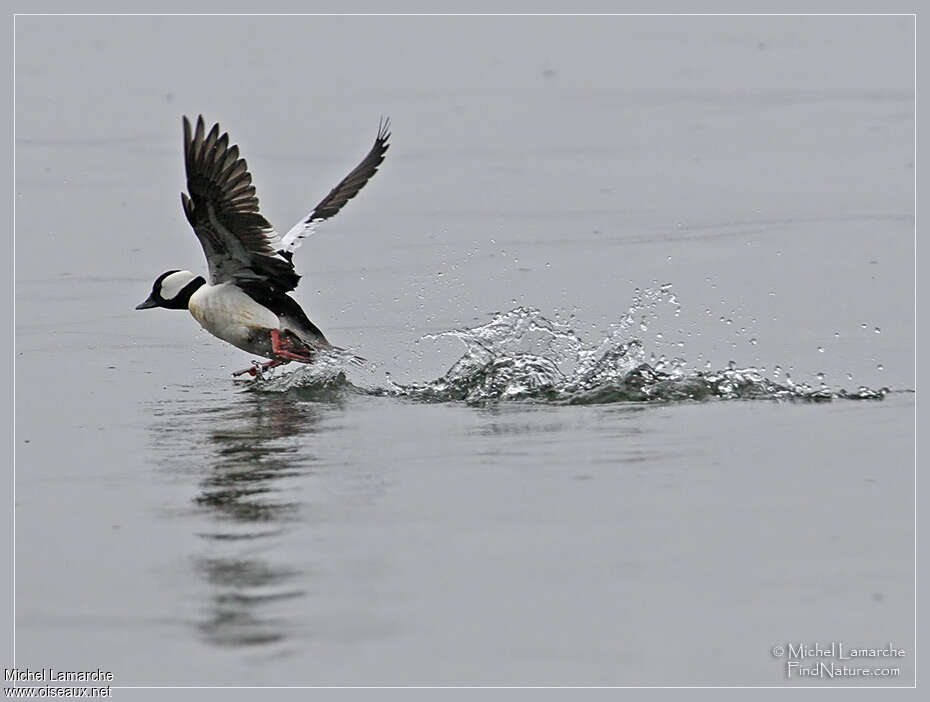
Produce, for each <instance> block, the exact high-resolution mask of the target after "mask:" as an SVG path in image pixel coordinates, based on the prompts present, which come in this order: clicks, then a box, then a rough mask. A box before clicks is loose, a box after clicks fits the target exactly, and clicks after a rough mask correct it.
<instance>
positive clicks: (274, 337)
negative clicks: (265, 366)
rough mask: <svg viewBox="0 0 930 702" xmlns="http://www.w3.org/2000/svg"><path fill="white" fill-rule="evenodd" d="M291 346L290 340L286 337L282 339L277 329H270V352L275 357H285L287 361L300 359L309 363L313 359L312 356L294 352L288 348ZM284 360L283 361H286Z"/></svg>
mask: <svg viewBox="0 0 930 702" xmlns="http://www.w3.org/2000/svg"><path fill="white" fill-rule="evenodd" d="M290 348H293V347H292V346H291V342H290V341H289V340H288V339H282V338H281V334H280V333H279V332H278V330H277V329H272V330H271V352H272V353H273V354H274V355H275V356H276V357H277V358H282V359H287V361H301V362H303V363H309V362H310V361H312V360H313V357H312V356H307V355H306V354H300V353H294V352H293V351H291V350H290ZM287 361H285V362H287Z"/></svg>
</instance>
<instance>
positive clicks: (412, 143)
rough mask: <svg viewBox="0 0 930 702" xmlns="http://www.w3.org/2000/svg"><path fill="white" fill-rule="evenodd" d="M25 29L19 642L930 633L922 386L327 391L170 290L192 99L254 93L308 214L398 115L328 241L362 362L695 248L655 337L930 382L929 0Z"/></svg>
mask: <svg viewBox="0 0 930 702" xmlns="http://www.w3.org/2000/svg"><path fill="white" fill-rule="evenodd" d="M16 41H17V46H16V49H17V54H16V56H17V67H16V80H17V84H16V119H17V129H16V149H17V151H16V168H17V172H16V195H17V198H16V216H17V222H16V225H17V226H16V244H17V249H16V304H17V307H16V315H17V329H16V331H17V339H16V343H17V347H16V352H17V366H16V382H17V398H18V401H17V407H16V413H17V484H16V487H17V542H16V546H17V649H18V650H17V662H18V663H19V664H20V665H25V664H28V665H36V666H39V665H54V666H56V667H62V668H74V667H96V666H102V667H105V668H111V669H113V670H114V672H116V674H117V676H118V679H119V682H120V683H122V684H134V683H135V684H165V683H214V684H231V683H253V682H254V683H269V682H275V683H297V684H299V683H373V684H378V683H453V684H454V683H466V682H469V683H543V684H546V683H658V682H666V683H679V682H685V683H779V682H781V681H782V680H783V679H784V675H783V669H782V667H781V663H780V662H779V661H776V660H775V659H773V658H772V657H771V656H770V655H769V650H770V648H771V646H772V645H773V644H774V643H778V642H784V641H787V640H792V641H795V640H801V639H803V640H808V641H810V640H821V641H824V640H842V641H845V642H846V643H847V644H848V645H856V646H880V645H883V644H884V643H885V642H886V641H887V640H893V641H894V642H895V643H897V644H900V645H901V646H903V647H904V648H906V649H908V651H912V650H913V596H914V592H913V562H912V557H913V546H914V544H913V504H914V503H913V440H914V435H913V424H912V416H913V408H914V403H913V396H912V395H909V394H906V393H894V394H892V395H889V396H888V397H887V398H886V399H885V400H884V401H883V402H880V403H834V404H830V405H780V404H773V403H768V402H765V403H746V402H740V403H705V404H688V405H662V406H648V407H647V406H636V405H610V406H602V407H550V406H533V407H527V406H500V407H491V408H484V409H476V408H469V407H465V406H458V405H454V404H449V405H423V404H416V403H412V402H403V401H399V400H396V399H390V398H371V397H347V398H343V399H342V401H339V402H329V403H327V402H310V401H305V400H302V399H301V398H300V397H295V396H293V395H287V394H281V395H270V396H269V395H258V394H255V393H249V392H244V391H242V389H241V386H236V385H234V384H233V383H232V381H231V380H230V379H229V377H228V371H229V370H232V369H235V368H237V367H242V366H243V365H244V363H245V362H246V357H245V356H244V354H242V353H240V352H238V351H236V350H235V349H232V348H231V347H225V346H223V345H222V344H221V343H220V342H218V341H216V340H214V339H212V338H210V337H208V336H207V335H206V334H205V333H204V332H201V331H199V330H198V328H197V326H196V323H195V322H194V321H193V320H192V319H190V317H189V316H186V315H183V314H173V313H169V312H148V313H135V312H133V311H132V309H131V308H132V306H133V305H134V304H135V303H137V302H138V301H140V300H141V299H142V298H144V297H145V295H146V294H147V292H148V289H149V287H150V285H151V280H152V279H153V278H154V277H155V275H157V274H158V273H160V272H162V271H163V270H166V269H168V268H180V267H188V268H192V269H195V270H196V269H197V267H198V266H201V265H202V262H201V259H202V254H201V253H200V251H199V249H198V247H197V243H196V241H195V239H194V237H193V236H192V234H191V233H190V231H189V230H188V228H187V225H186V222H185V221H184V219H183V216H182V215H181V212H180V207H179V200H178V192H179V191H180V189H181V188H182V187H183V165H182V161H181V157H180V114H182V113H186V114H196V113H198V112H203V113H204V114H205V116H206V117H207V119H208V120H220V121H221V124H222V125H223V127H224V129H228V130H229V131H230V134H231V136H232V138H233V140H234V141H236V142H238V143H239V144H240V145H241V146H242V149H243V152H244V154H245V156H246V157H247V158H248V159H249V163H250V166H251V170H252V172H253V175H254V176H255V180H256V184H257V186H258V189H259V195H260V196H261V198H262V207H263V212H264V213H265V215H266V216H267V217H268V218H269V219H270V220H271V221H272V222H274V223H275V224H276V225H277V226H278V227H279V229H285V228H287V226H289V225H290V224H291V223H292V222H293V221H295V220H296V219H297V218H298V217H299V216H300V215H301V214H303V213H304V212H305V211H306V210H307V209H308V207H309V206H312V204H314V203H315V202H316V200H317V199H319V197H320V196H322V195H323V194H324V193H325V192H326V191H327V190H328V189H329V188H330V187H331V186H332V185H333V184H334V183H335V182H336V181H337V180H338V179H339V178H340V177H342V175H344V173H345V172H347V171H348V169H349V168H351V167H352V166H353V165H354V164H355V162H356V161H357V160H358V159H359V158H360V157H361V156H362V155H363V154H364V152H365V151H366V150H367V148H368V147H369V145H370V140H371V138H372V137H373V135H374V130H375V127H376V126H377V119H378V116H380V115H382V114H390V115H391V117H392V118H393V120H394V125H395V126H394V138H393V147H392V149H391V151H390V152H389V154H388V160H387V162H386V164H385V166H384V167H383V169H382V172H381V173H379V175H378V176H376V178H375V179H374V180H373V181H372V183H371V184H370V185H369V186H368V187H367V188H366V189H365V191H364V192H363V193H362V194H361V195H360V196H359V198H358V199H357V200H356V201H353V202H352V203H351V204H350V205H349V206H348V207H347V208H346V211H345V212H344V213H342V214H340V216H339V217H338V218H337V219H336V220H334V221H332V222H331V223H328V224H327V225H326V227H325V228H322V229H321V231H320V232H319V234H318V235H316V236H315V237H314V238H313V239H312V240H310V241H309V242H308V243H307V244H306V245H305V246H304V248H302V249H301V250H300V252H299V254H298V256H297V261H298V267H299V269H300V271H301V272H302V273H303V274H304V275H305V278H304V280H303V282H302V285H301V288H300V289H299V294H298V297H299V299H300V300H301V301H302V302H303V303H304V305H305V307H306V308H307V309H308V311H309V312H310V314H311V316H312V317H313V319H314V320H315V321H316V322H317V323H318V324H319V325H320V326H321V327H322V328H323V329H324V330H325V331H326V332H327V334H328V335H329V336H330V338H332V339H333V340H334V341H336V342H337V343H340V344H343V345H349V346H352V347H353V348H355V349H357V350H358V352H359V353H362V354H363V355H364V356H366V357H367V358H369V359H371V360H372V361H373V363H374V365H375V367H376V370H375V371H374V372H372V373H368V372H367V371H358V375H359V377H358V378H356V379H354V380H356V381H357V382H358V383H359V384H365V383H368V384H372V385H375V384H378V383H382V382H383V374H384V372H390V373H391V374H392V376H393V377H394V378H395V379H409V380H426V379H429V378H432V377H435V376H437V375H439V374H441V373H442V372H443V371H444V370H445V368H446V367H448V365H450V364H451V363H452V362H453V361H454V360H455V358H456V357H457V354H458V349H457V348H456V347H455V345H454V343H453V342H451V341H450V342H443V343H432V342H425V341H421V342H419V343H417V339H418V338H419V337H420V336H421V335H423V334H425V333H429V332H433V331H440V330H444V329H449V328H453V327H456V326H463V325H472V324H474V323H476V322H481V321H485V320H486V319H487V318H488V313H490V312H493V311H499V310H506V309H509V308H511V307H513V306H515V305H517V304H525V305H530V306H535V307H538V308H540V309H541V310H542V311H543V312H544V313H546V314H551V313H555V312H561V313H563V314H569V313H574V314H575V315H576V320H578V324H579V326H580V328H582V329H584V330H585V333H586V334H589V335H590V336H591V337H592V338H597V336H598V334H599V333H600V332H601V330H602V329H603V327H604V326H605V325H606V324H608V323H610V322H612V321H615V320H616V319H618V318H619V317H620V316H621V315H622V314H623V313H624V312H625V311H626V309H627V307H628V306H629V304H630V299H631V297H632V295H633V291H634V289H635V288H636V287H640V288H645V287H654V286H656V285H657V284H661V283H671V284H672V285H673V289H674V290H675V293H676V295H677V297H678V300H679V301H680V302H681V304H682V311H681V316H680V317H679V318H674V317H672V316H671V315H667V318H663V319H659V320H657V323H656V324H655V325H653V326H651V327H650V328H649V331H648V333H647V334H646V335H645V336H644V337H643V342H644V344H645V345H646V347H647V351H654V352H655V353H657V354H659V353H669V351H670V340H671V339H679V338H685V335H684V334H681V333H680V332H679V330H687V331H690V332H691V333H690V335H688V336H687V342H686V345H685V347H683V348H679V347H675V349H674V353H675V355H682V356H684V357H685V358H686V359H688V360H689V361H692V362H693V363H694V364H695V366H700V365H701V364H702V363H703V362H704V361H705V360H706V361H709V362H711V364H712V366H713V367H715V368H719V367H723V366H725V365H726V363H727V362H728V361H730V360H732V361H734V362H735V363H737V364H738V365H758V366H765V367H766V368H768V369H772V368H773V367H774V366H775V365H779V366H781V367H782V368H784V369H789V368H790V369H791V372H792V375H793V376H794V377H796V378H801V379H807V380H813V379H814V378H815V376H816V374H817V373H818V372H820V373H823V374H824V377H825V381H826V382H827V383H829V384H831V385H833V386H842V387H851V388H855V387H856V386H858V385H861V384H864V385H869V386H872V387H878V386H889V387H891V388H895V389H911V388H913V387H914V368H913V311H914V307H913V304H914V303H913V293H914V287H913V285H914V284H913V265H914V262H913V258H912V256H913V224H914V222H913V167H914V164H913V159H914V155H913V148H914V141H913V130H914V113H913V52H914V45H913V20H912V19H910V18H893V17H884V18H874V17H873V18H867V17H860V18H826V17H821V18H814V17H807V18H773V17H767V18H761V17H760V18H711V17H662V18H658V17H654V18H649V17H640V18H632V17H615V18H487V17H485V18H320V17H304V18H216V17H203V18H102V17H95V18H91V17H87V18H63V17H45V18H39V17H21V18H18V19H17V24H16ZM547 264H548V265H547ZM440 273H442V275H441V276H440V275H439V274H440ZM708 311H709V313H708ZM721 318H723V319H724V320H727V319H729V320H732V323H731V324H727V323H726V321H723V322H721V321H719V320H720V319H721ZM862 325H865V327H864V328H863V326H862ZM876 328H877V329H879V330H880V333H876V332H875V329H876ZM657 334H662V337H661V338H657V336H656V335H657ZM750 339H755V340H756V343H754V344H753V343H750ZM820 349H822V351H821V350H820ZM879 366H881V370H880V369H879ZM903 665H904V672H903V675H902V678H901V681H909V680H910V679H912V676H913V659H911V658H908V659H906V660H905V661H904V662H903ZM855 682H861V681H859V680H857V681H855Z"/></svg>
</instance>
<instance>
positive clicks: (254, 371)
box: [233, 358, 290, 378]
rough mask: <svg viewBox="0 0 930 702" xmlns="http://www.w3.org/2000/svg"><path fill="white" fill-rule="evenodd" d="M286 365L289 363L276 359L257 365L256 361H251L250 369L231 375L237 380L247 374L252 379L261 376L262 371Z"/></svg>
mask: <svg viewBox="0 0 930 702" xmlns="http://www.w3.org/2000/svg"><path fill="white" fill-rule="evenodd" d="M287 363H290V361H284V360H279V359H277V358H275V359H272V360H271V361H265V362H264V363H259V362H258V361H252V367H251V368H244V369H242V370H241V371H236V372H235V373H233V377H234V378H238V377H239V376H240V375H245V374H246V373H248V374H249V375H251V376H252V377H253V378H254V377H255V376H256V375H258V376H261V374H262V373H263V372H264V371H266V370H268V369H269V368H275V367H276V366H283V365H285V364H287Z"/></svg>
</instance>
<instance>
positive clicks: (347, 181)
mask: <svg viewBox="0 0 930 702" xmlns="http://www.w3.org/2000/svg"><path fill="white" fill-rule="evenodd" d="M390 128H391V120H390V119H382V120H381V122H379V123H378V135H377V137H375V144H374V146H372V147H371V151H369V152H368V155H367V156H365V158H364V159H362V162H361V163H360V164H358V165H357V166H356V167H355V168H354V169H353V170H352V172H351V173H349V175H347V176H346V177H345V178H343V179H342V181H341V182H340V183H339V185H337V186H336V187H335V188H333V189H332V190H330V191H329V195H327V196H326V197H324V198H323V199H322V200H321V201H320V204H318V205H317V206H316V207H314V208H313V211H312V212H310V214H308V215H307V216H306V217H304V218H303V219H301V220H300V221H299V222H298V223H297V224H295V225H294V226H293V227H291V229H290V230H289V231H288V232H287V234H285V235H284V237H283V238H282V239H281V245H280V250H279V251H278V253H279V254H281V255H282V256H284V257H285V258H286V259H287V260H288V261H290V260H291V257H292V256H293V254H294V251H295V250H296V249H297V247H298V246H300V243H301V240H302V239H304V238H305V237H307V236H309V235H310V234H312V233H313V232H314V230H315V229H316V225H317V223H318V222H322V221H323V220H324V219H329V218H330V217H332V216H333V215H334V214H336V213H337V212H339V210H341V209H342V207H343V206H344V205H345V204H346V203H347V202H348V201H349V200H351V199H352V198H353V197H355V196H356V195H358V191H359V190H361V189H362V188H363V187H364V186H365V183H367V182H368V181H369V179H370V178H371V177H372V176H373V175H374V174H375V173H377V172H378V166H380V165H381V162H382V161H384V154H385V152H386V151H387V150H388V147H389V144H388V143H387V141H388V139H389V138H390V137H391V132H390Z"/></svg>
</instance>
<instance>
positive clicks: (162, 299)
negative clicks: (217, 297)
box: [136, 271, 207, 310]
mask: <svg viewBox="0 0 930 702" xmlns="http://www.w3.org/2000/svg"><path fill="white" fill-rule="evenodd" d="M206 282H207V281H206V280H204V279H203V276H200V275H194V274H193V273H191V272H190V271H167V272H165V273H162V274H161V275H160V276H158V277H157V278H156V279H155V284H154V285H152V293H151V294H150V295H149V296H148V298H146V300H145V302H143V303H141V304H139V305H136V309H137V310H147V309H149V308H151V307H164V308H166V309H169V310H186V309H187V303H188V302H190V299H191V295H193V294H194V293H195V292H197V289H198V288H200V286H201V285H203V284H205V283H206Z"/></svg>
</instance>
